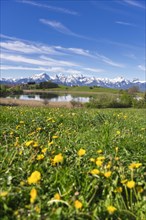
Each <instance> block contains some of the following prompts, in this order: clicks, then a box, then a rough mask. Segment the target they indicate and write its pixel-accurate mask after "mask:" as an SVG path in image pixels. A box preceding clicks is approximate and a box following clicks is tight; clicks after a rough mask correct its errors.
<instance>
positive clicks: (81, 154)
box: [78, 148, 86, 157]
mask: <svg viewBox="0 0 146 220" xmlns="http://www.w3.org/2000/svg"><path fill="white" fill-rule="evenodd" d="M85 153H86V151H85V150H84V149H83V148H81V149H80V150H79V151H78V156H79V157H81V156H83V155H84V154H85Z"/></svg>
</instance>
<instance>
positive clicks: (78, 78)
mask: <svg viewBox="0 0 146 220" xmlns="http://www.w3.org/2000/svg"><path fill="white" fill-rule="evenodd" d="M48 80H50V81H52V82H54V83H57V84H61V85H66V86H100V87H106V88H115V89H128V88H130V87H133V86H136V87H138V88H139V90H140V91H146V81H139V80H138V79H133V80H127V79H124V78H123V77H117V78H115V79H108V78H97V77H89V76H84V75H77V74H74V75H68V76H65V75H63V74H58V75H55V76H49V75H48V74H46V73H41V74H35V75H33V76H31V77H27V78H25V77H24V78H18V79H5V78H1V79H0V84H14V85H17V84H27V83H28V82H35V83H40V82H45V81H48Z"/></svg>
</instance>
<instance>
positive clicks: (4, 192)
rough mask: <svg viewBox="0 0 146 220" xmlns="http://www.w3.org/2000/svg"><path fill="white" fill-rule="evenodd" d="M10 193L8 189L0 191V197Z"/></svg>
mask: <svg viewBox="0 0 146 220" xmlns="http://www.w3.org/2000/svg"><path fill="white" fill-rule="evenodd" d="M7 195H8V192H7V191H3V192H0V197H5V196H7Z"/></svg>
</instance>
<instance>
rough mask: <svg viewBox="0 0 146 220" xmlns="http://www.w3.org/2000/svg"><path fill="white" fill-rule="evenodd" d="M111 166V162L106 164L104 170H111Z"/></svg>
mask: <svg viewBox="0 0 146 220" xmlns="http://www.w3.org/2000/svg"><path fill="white" fill-rule="evenodd" d="M111 166H112V162H111V161H109V162H108V164H107V165H106V168H107V169H110V168H111Z"/></svg>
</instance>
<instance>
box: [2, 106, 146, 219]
mask: <svg viewBox="0 0 146 220" xmlns="http://www.w3.org/2000/svg"><path fill="white" fill-rule="evenodd" d="M0 112H1V114H0V121H1V123H0V125H1V137H0V139H1V146H0V166H1V169H0V219H2V220H10V219H20V220H21V219H22V220H23V219H26V220H28V219H30V220H39V219H40V220H45V219H47V220H74V219H76V220H82V219H87V220H88V219H89V220H90V219H91V220H112V219H113V220H114V219H115V220H145V219H146V218H145V216H146V120H145V115H146V110H144V109H122V110H121V109H116V110H112V109H104V110H103V109H101V110H98V109H96V110H95V109H85V108H82V109H65V108H43V107H36V108H31V107H4V106H3V107H0Z"/></svg>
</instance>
